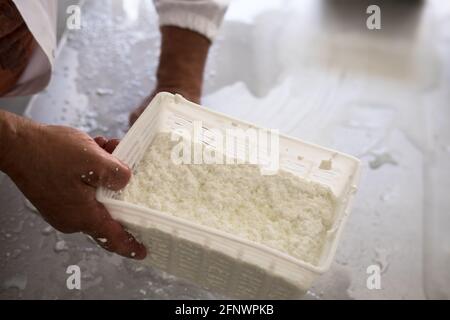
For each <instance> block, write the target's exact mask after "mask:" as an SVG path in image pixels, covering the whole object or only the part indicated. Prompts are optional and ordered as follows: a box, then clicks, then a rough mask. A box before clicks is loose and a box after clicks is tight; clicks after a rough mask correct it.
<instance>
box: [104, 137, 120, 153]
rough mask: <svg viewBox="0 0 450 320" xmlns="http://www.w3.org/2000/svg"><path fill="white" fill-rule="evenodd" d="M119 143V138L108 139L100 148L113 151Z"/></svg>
mask: <svg viewBox="0 0 450 320" xmlns="http://www.w3.org/2000/svg"><path fill="white" fill-rule="evenodd" d="M119 143H120V140H119V139H110V140H109V141H108V142H106V143H105V145H104V146H103V147H102V148H103V149H105V151H106V152H109V153H113V151H114V150H115V149H116V147H117V145H118V144H119Z"/></svg>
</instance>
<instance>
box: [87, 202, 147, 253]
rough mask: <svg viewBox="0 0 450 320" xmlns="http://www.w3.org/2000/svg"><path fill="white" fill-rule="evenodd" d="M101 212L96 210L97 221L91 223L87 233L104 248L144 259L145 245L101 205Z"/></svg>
mask: <svg viewBox="0 0 450 320" xmlns="http://www.w3.org/2000/svg"><path fill="white" fill-rule="evenodd" d="M100 210H102V212H101V213H100V212H97V214H96V219H97V222H96V223H95V224H93V225H91V226H90V227H89V228H88V230H87V233H88V234H89V235H90V236H92V237H93V238H94V240H95V241H96V242H97V243H98V244H99V245H100V246H101V247H102V248H104V249H106V250H108V251H111V252H115V253H117V254H120V255H121V256H124V257H128V258H133V259H138V260H141V259H144V258H145V257H146V255H147V250H146V248H145V246H144V245H143V244H141V243H139V242H138V241H137V240H136V239H135V238H134V237H133V236H132V235H131V234H130V233H129V232H127V231H125V229H124V228H123V226H122V225H121V224H120V223H119V222H117V221H115V220H113V219H112V218H111V216H110V215H109V214H108V213H107V211H106V209H105V208H104V207H103V206H102V207H101V209H100Z"/></svg>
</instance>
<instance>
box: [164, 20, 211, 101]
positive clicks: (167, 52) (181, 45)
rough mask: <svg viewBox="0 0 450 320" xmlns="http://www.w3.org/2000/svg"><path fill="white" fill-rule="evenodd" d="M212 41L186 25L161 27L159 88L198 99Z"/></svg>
mask: <svg viewBox="0 0 450 320" xmlns="http://www.w3.org/2000/svg"><path fill="white" fill-rule="evenodd" d="M210 46H211V41H210V40H209V39H208V38H206V37H205V36H203V35H201V34H199V33H197V32H194V31H190V30H187V29H183V28H178V27H172V26H163V27H161V55H160V59H159V65H158V71H157V75H156V77H157V88H156V89H157V91H163V90H164V91H169V92H172V93H180V94H182V95H184V96H185V97H186V98H188V99H190V100H193V101H198V100H199V99H200V96H201V91H202V84H203V72H204V69H205V64H206V59H207V57H208V51H209V47H210Z"/></svg>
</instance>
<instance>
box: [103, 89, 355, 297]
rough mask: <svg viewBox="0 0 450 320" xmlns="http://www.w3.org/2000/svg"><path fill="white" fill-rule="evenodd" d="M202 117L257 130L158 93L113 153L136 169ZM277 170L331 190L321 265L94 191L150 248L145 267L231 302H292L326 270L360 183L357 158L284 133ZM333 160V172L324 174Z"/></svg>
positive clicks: (210, 124)
mask: <svg viewBox="0 0 450 320" xmlns="http://www.w3.org/2000/svg"><path fill="white" fill-rule="evenodd" d="M198 120H201V121H202V124H203V127H204V128H206V129H208V128H229V127H231V126H233V127H234V128H236V127H240V128H243V129H247V128H249V127H253V128H259V127H258V126H255V125H253V124H250V123H247V122H244V121H240V120H237V119H233V118H231V117H228V116H226V115H224V114H220V113H218V112H214V111H211V110H208V109H206V108H204V107H202V106H199V105H197V104H194V103H191V102H189V101H187V100H186V99H184V98H183V97H181V96H180V95H172V94H170V93H160V94H158V95H157V96H156V97H155V98H154V99H153V100H152V101H151V103H150V105H149V107H148V108H147V109H146V110H145V112H144V113H143V114H142V116H141V117H140V118H139V119H138V121H136V123H135V124H134V125H133V127H132V128H131V129H130V130H129V132H128V133H127V134H126V136H125V137H124V138H123V139H122V141H121V142H120V144H119V145H118V146H117V148H116V149H115V151H114V153H113V155H114V156H116V157H117V158H119V159H120V160H122V161H124V162H125V163H127V164H128V165H129V166H130V167H131V168H132V169H134V167H135V166H136V165H137V164H138V163H139V161H140V160H141V158H142V157H143V155H144V153H145V151H146V150H147V149H148V147H149V146H150V144H151V143H152V141H153V139H154V138H155V136H156V134H157V133H159V132H171V131H172V130H175V129H179V128H183V129H188V130H191V127H192V123H193V121H198ZM279 149H280V168H281V169H283V170H287V171H290V172H292V173H294V174H295V175H297V176H300V177H302V178H305V179H308V180H311V181H315V182H318V183H321V184H323V185H327V186H329V187H330V189H331V190H332V192H333V193H334V195H335V196H336V198H337V200H338V205H337V209H336V212H335V222H334V224H333V227H332V228H331V230H330V231H329V232H328V234H327V239H326V243H325V245H324V248H323V252H322V254H321V258H320V261H319V263H318V265H317V266H314V265H311V264H309V263H306V262H304V261H300V260H298V259H296V258H294V257H292V256H289V255H288V254H285V253H283V252H279V251H277V250H274V249H272V248H269V247H267V246H264V245H261V244H258V243H254V242H251V241H248V240H245V239H241V238H239V237H237V236H234V235H231V234H228V233H225V232H222V231H219V230H215V229H212V228H209V227H206V226H202V225H198V224H195V223H192V222H191V221H187V220H183V219H180V218H177V217H174V216H171V215H169V214H166V213H163V212H159V211H157V210H151V209H148V208H145V207H141V206H137V205H134V204H130V203H126V202H124V201H121V200H118V199H119V194H118V193H117V192H113V191H110V190H107V189H104V188H99V189H98V191H97V199H98V200H99V201H100V202H102V203H103V204H104V205H105V206H106V208H107V209H108V211H109V212H110V214H111V215H112V217H113V218H114V219H116V220H118V221H120V222H121V223H123V224H124V225H125V226H126V227H127V228H128V229H129V230H130V232H131V233H133V234H134V235H135V236H136V237H137V238H138V239H140V240H141V241H142V242H143V243H144V244H145V246H146V247H147V248H148V251H149V255H148V257H147V258H146V259H145V260H144V262H145V263H147V264H149V265H152V266H155V267H157V268H159V269H162V270H164V271H166V272H168V273H171V274H174V275H177V276H179V277H181V278H184V279H186V280H189V281H191V282H194V283H196V284H198V285H200V286H203V287H205V288H207V289H209V290H212V291H216V292H220V293H222V294H225V295H227V296H230V297H234V298H250V299H251V298H264V299H292V298H298V297H301V295H302V294H304V293H305V292H306V290H308V289H309V287H310V286H311V284H312V281H313V280H314V279H315V278H316V277H317V276H319V275H320V274H322V273H323V272H325V271H326V270H328V269H329V267H330V265H331V262H332V260H333V257H334V254H335V252H336V247H337V244H338V241H339V238H340V234H341V232H342V229H343V227H344V224H345V221H346V219H347V217H348V215H349V212H350V206H351V202H352V198H353V195H354V193H355V191H356V185H357V182H358V180H359V170H360V165H359V160H358V159H356V158H354V157H351V156H349V155H345V154H342V153H339V152H336V151H333V150H329V149H326V148H323V147H320V146H317V145H313V144H310V143H305V142H303V141H301V140H298V139H295V138H291V137H287V136H285V135H280V137H279ZM330 159H332V168H331V169H330V170H323V169H320V168H319V166H320V164H321V162H322V161H323V160H330Z"/></svg>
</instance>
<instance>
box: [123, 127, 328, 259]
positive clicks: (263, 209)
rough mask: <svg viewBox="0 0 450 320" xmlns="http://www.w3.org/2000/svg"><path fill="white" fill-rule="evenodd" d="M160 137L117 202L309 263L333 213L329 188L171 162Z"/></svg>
mask: <svg viewBox="0 0 450 320" xmlns="http://www.w3.org/2000/svg"><path fill="white" fill-rule="evenodd" d="M177 143H178V142H175V141H171V139H170V134H167V133H160V134H158V136H157V137H156V138H155V140H154V141H153V143H152V144H151V146H150V147H149V149H148V150H147V151H146V153H145V155H144V157H143V159H142V160H141V161H140V163H138V165H137V166H136V168H135V172H134V174H133V177H132V178H131V180H130V183H129V184H128V185H127V187H126V188H125V189H124V190H123V192H122V193H121V200H123V201H126V202H130V203H133V204H137V205H141V206H144V207H148V208H151V209H156V210H159V211H162V212H164V213H167V214H170V215H173V216H176V217H179V218H182V219H186V220H189V221H191V222H192V221H195V222H196V223H199V224H201V225H205V226H208V227H211V228H215V229H218V230H222V231H225V232H228V233H231V234H234V235H237V236H239V237H242V238H245V239H248V240H251V241H254V242H257V243H261V244H264V245H266V246H268V247H271V248H274V249H276V250H279V251H282V252H285V253H287V254H289V255H291V256H293V257H295V258H298V259H300V260H303V261H305V262H309V263H312V264H317V263H318V260H319V258H320V255H321V251H322V247H323V244H324V241H325V237H326V232H327V230H329V229H330V227H331V225H332V223H333V218H334V211H335V206H336V205H335V202H336V201H335V198H334V196H333V194H332V192H331V191H330V190H329V188H327V187H325V186H322V185H320V184H317V183H312V182H309V181H306V180H305V179H301V178H299V177H297V176H295V175H293V174H291V173H289V172H286V171H282V170H280V171H279V172H278V174H275V175H261V173H260V170H259V167H258V166H257V165H249V164H241V165H238V164H234V165H230V164H228V165H224V164H211V165H209V164H208V165H207V164H202V165H198V164H175V163H174V162H172V161H171V158H170V154H171V150H172V148H173V147H174V146H175V145H176V144H177Z"/></svg>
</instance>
